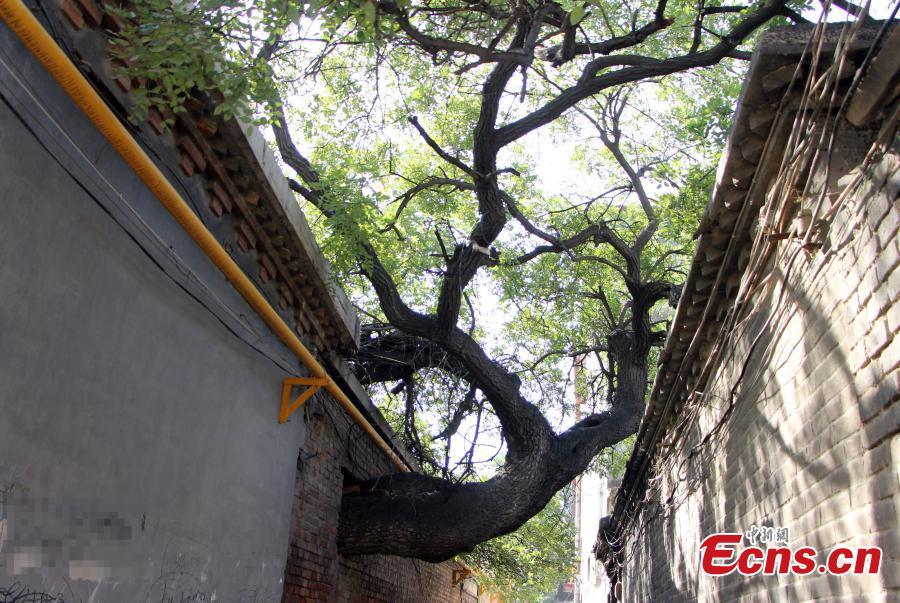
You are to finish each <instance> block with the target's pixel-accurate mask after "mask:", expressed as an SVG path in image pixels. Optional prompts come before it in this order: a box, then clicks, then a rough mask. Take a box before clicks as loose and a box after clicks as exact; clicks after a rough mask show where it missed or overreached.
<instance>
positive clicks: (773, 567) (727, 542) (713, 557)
mask: <svg viewBox="0 0 900 603" xmlns="http://www.w3.org/2000/svg"><path fill="white" fill-rule="evenodd" d="M743 539H744V535H743V534H739V533H737V532H722V533H718V534H712V535H710V536H707V537H706V538H704V539H703V542H702V543H700V570H701V571H702V572H703V573H705V574H707V575H710V576H726V575H728V574H730V573H732V572H734V571H737V572H738V573H739V574H741V575H744V576H754V575H756V574H760V573H761V574H764V575H767V576H771V575H788V574H794V575H798V576H803V575H807V574H812V573H814V572H818V573H820V574H824V573H826V572H827V573H829V574H834V575H837V576H840V575H843V574H877V573H878V570H879V568H880V567H881V549H880V548H879V547H877V546H873V547H855V548H849V547H837V548H834V549H832V550H831V551H830V552H829V553H828V554H827V555H826V556H825V562H824V563H822V564H821V565H819V564H817V563H816V560H817V558H818V556H819V554H818V551H816V549H814V548H813V547H809V546H803V547H799V548H791V547H789V546H769V547H766V548H762V547H759V546H747V547H742V546H741V543H742V541H743Z"/></svg>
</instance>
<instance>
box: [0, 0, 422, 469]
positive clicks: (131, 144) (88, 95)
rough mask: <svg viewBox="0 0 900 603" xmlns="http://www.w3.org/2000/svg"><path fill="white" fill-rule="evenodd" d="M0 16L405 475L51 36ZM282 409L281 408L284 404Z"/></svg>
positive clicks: (20, 10) (18, 4)
mask: <svg viewBox="0 0 900 603" xmlns="http://www.w3.org/2000/svg"><path fill="white" fill-rule="evenodd" d="M0 16H2V18H3V20H4V21H5V22H6V24H7V26H9V28H10V29H11V30H12V31H13V33H15V34H16V35H17V36H18V37H19V39H20V40H21V41H22V43H23V44H24V45H25V46H26V47H27V48H28V50H29V51H30V52H31V53H32V54H33V55H34V56H35V58H37V59H38V60H39V61H40V62H41V63H42V64H43V65H44V67H45V68H46V69H47V71H49V72H50V74H51V75H52V76H53V78H54V79H55V80H56V81H57V82H58V83H59V85H60V86H61V87H62V88H63V89H64V90H65V91H66V94H68V95H69V97H71V98H72V100H73V101H75V104H77V105H78V107H79V108H80V109H81V110H82V111H83V112H84V114H85V115H87V116H88V118H89V119H90V120H91V121H92V122H93V124H94V125H95V126H96V127H97V129H98V130H99V131H100V132H101V133H102V134H103V136H104V137H105V138H106V140H107V141H109V143H110V145H112V147H113V148H114V149H115V150H116V151H117V152H118V153H119V155H121V156H122V158H123V159H124V160H125V161H126V163H128V165H129V166H131V169H133V170H134V172H135V174H137V176H138V178H140V179H141V181H143V183H144V184H145V185H146V186H147V188H148V189H150V191H151V192H152V193H153V194H154V195H156V197H157V198H158V199H159V201H160V203H162V204H163V206H164V207H165V208H166V210H168V212H169V213H170V214H172V216H173V217H174V218H175V220H177V221H178V223H179V224H180V225H181V227H182V228H183V229H184V230H185V232H187V233H188V235H190V237H191V238H192V239H193V240H194V242H195V243H197V245H198V246H199V247H200V249H202V250H203V252H204V253H205V254H206V255H207V257H209V259H210V260H212V262H213V263H214V264H215V265H216V267H217V268H218V269H219V270H220V271H221V272H222V274H224V275H225V278H227V279H228V280H229V281H230V282H231V284H232V286H234V288H235V289H237V291H238V292H239V293H240V294H241V295H242V296H243V297H244V299H245V300H247V303H249V304H250V306H251V307H252V308H253V309H254V310H255V311H256V313H257V314H259V316H260V317H261V318H262V319H263V320H264V321H265V323H266V324H267V325H268V326H269V328H270V329H272V331H273V332H274V333H275V335H277V336H278V338H279V339H280V340H281V341H282V342H284V344H285V345H286V346H287V347H288V348H290V350H291V351H292V352H293V353H294V354H295V355H296V356H297V358H298V359H299V360H300V362H302V363H303V365H304V366H305V367H306V368H307V369H308V370H309V372H310V373H311V374H312V379H309V381H310V383H309V385H310V387H315V388H316V389H317V388H318V387H324V388H325V390H326V391H328V393H330V394H331V395H332V396H333V397H334V398H335V399H336V400H337V401H338V403H339V404H340V405H341V407H342V408H343V409H344V410H345V411H346V412H347V414H349V415H350V417H351V418H352V419H353V420H354V422H356V424H357V425H359V426H360V427H362V429H363V430H364V431H365V432H366V434H367V435H368V436H369V438H371V440H372V441H373V442H374V443H375V444H376V445H377V446H378V447H379V448H381V449H382V450H383V451H384V452H385V454H387V455H388V457H389V458H390V459H391V461H392V462H393V463H394V464H395V465H396V466H397V467H398V468H399V469H400V470H401V471H409V467H407V465H406V463H404V462H403V460H402V459H400V457H399V456H397V454H396V453H395V452H394V451H393V450H392V449H391V447H390V446H389V445H388V444H387V443H386V442H385V441H384V439H383V438H382V437H381V436H380V435H379V434H378V432H377V431H376V430H375V428H374V427H372V425H371V424H370V423H369V422H368V421H367V420H366V418H365V417H364V416H363V415H362V413H360V412H359V409H357V408H356V406H355V405H354V404H353V402H352V401H351V400H350V399H349V398H348V397H347V395H346V394H344V392H343V391H342V390H341V388H340V387H338V385H337V384H336V383H335V382H334V379H332V378H331V376H330V375H328V373H327V372H326V371H325V369H324V368H322V365H320V364H319V363H318V361H317V360H316V359H315V357H313V355H312V354H311V353H310V351H309V350H307V349H306V346H304V345H303V342H302V341H300V339H299V338H298V337H297V335H295V334H294V331H293V330H292V329H291V328H290V327H289V326H288V325H287V324H286V323H285V322H284V321H283V320H282V319H281V317H280V316H279V315H278V313H277V312H276V311H275V309H274V308H272V306H271V304H269V302H268V301H267V300H266V299H265V298H264V297H263V296H262V295H261V294H260V293H259V291H258V290H257V289H256V287H255V286H254V285H253V282H252V281H251V280H250V279H249V278H247V275H245V274H244V272H243V271H242V270H241V269H240V267H238V265H237V264H236V263H235V262H234V260H233V259H231V256H230V255H228V252H227V251H225V249H224V248H223V247H222V246H221V245H220V244H219V242H218V241H217V240H216V239H215V237H213V235H212V234H211V233H210V232H209V231H208V230H207V229H206V226H204V225H203V222H201V221H200V219H199V218H198V217H197V216H196V215H195V214H194V212H193V211H191V208H190V207H189V206H188V204H187V203H186V202H185V201H184V199H182V198H181V195H179V194H178V191H176V190H175V187H173V186H172V185H171V183H170V182H169V181H168V180H167V179H166V177H165V176H164V175H163V174H162V172H161V171H160V170H159V168H157V167H156V164H154V163H153V161H152V160H151V159H150V157H148V156H147V154H146V153H145V152H144V150H143V149H142V148H141V147H140V145H139V144H138V143H137V142H136V141H135V140H134V138H133V137H132V136H131V133H130V132H129V131H128V130H127V129H126V128H125V126H123V125H122V123H121V122H120V121H119V119H118V118H117V117H116V115H115V114H114V113H113V112H112V111H111V110H110V109H109V107H108V106H107V105H106V103H105V102H104V101H103V99H102V98H100V96H99V95H98V94H97V92H96V90H94V88H93V87H92V86H91V85H90V83H89V82H88V81H87V80H86V79H85V77H84V76H83V75H82V74H81V72H80V71H78V68H77V67H75V65H74V64H73V63H72V61H71V60H70V59H69V57H68V56H66V54H65V53H64V52H63V51H62V49H61V48H60V47H59V46H58V45H57V44H56V42H55V41H54V40H53V38H52V37H50V35H49V34H48V33H47V31H46V30H45V29H44V27H43V26H42V25H41V23H40V22H39V21H38V20H37V19H36V18H35V16H34V15H32V14H31V11H30V10H28V7H27V6H25V4H23V3H22V1H21V0H0ZM306 379H308V378H298V379H296V380H290V379H289V380H286V381H295V382H296V383H298V384H301V383H302V381H301V380H306ZM302 384H305V383H302ZM301 398H303V395H301ZM304 399H305V398H304ZM282 409H284V404H283V403H282ZM284 419H286V416H285V413H284V412H282V414H281V416H280V417H279V420H280V421H282V422H283V420H284Z"/></svg>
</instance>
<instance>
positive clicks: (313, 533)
mask: <svg viewBox="0 0 900 603" xmlns="http://www.w3.org/2000/svg"><path fill="white" fill-rule="evenodd" d="M296 416H297V417H298V418H297V419H294V420H304V421H306V423H307V437H306V442H305V444H304V446H303V448H302V449H301V450H300V456H299V458H298V461H297V481H296V487H295V492H294V505H293V515H292V520H291V538H290V552H289V555H288V561H287V568H286V571H285V589H284V599H283V600H284V601H285V602H295V601H307V600H323V601H354V602H355V601H384V602H392V603H393V602H402V601H435V602H438V603H442V602H447V603H449V602H451V601H452V602H457V601H460V602H468V601H476V600H477V596H473V594H472V591H473V586H474V585H473V584H472V583H471V581H466V583H465V584H458V585H455V586H454V585H453V571H454V570H458V569H460V566H459V565H458V564H456V563H454V562H450V561H448V562H444V563H440V564H434V563H426V562H424V561H419V560H415V559H405V558H402V557H392V556H384V555H372V556H365V557H356V558H350V559H345V558H343V557H341V556H340V555H339V554H338V552H337V545H336V542H335V537H336V534H337V522H338V514H339V510H340V504H341V491H342V489H343V479H344V477H343V473H342V471H344V472H347V473H349V474H350V475H352V476H353V477H354V478H356V479H369V478H373V477H377V476H379V475H385V474H386V473H390V472H393V471H395V470H396V468H395V467H394V466H393V465H392V464H391V463H390V461H389V460H388V459H387V457H386V456H385V455H384V453H383V452H382V451H380V450H379V449H378V448H376V447H375V445H374V444H373V443H372V442H371V441H370V440H369V439H368V438H367V437H366V436H365V435H364V434H363V433H362V431H361V430H360V429H359V427H357V426H356V425H355V424H353V423H352V422H351V421H350V420H349V418H348V417H347V416H346V414H344V412H343V411H342V410H341V409H340V408H339V407H338V406H337V405H336V404H335V403H334V401H333V400H331V399H329V398H328V397H326V396H322V395H316V396H315V397H314V398H313V399H312V400H311V401H310V402H309V403H308V404H307V405H306V406H305V408H304V411H303V412H302V413H297V415H296ZM301 416H302V419H301V418H300V417H301ZM464 589H466V590H465V591H464ZM466 591H468V592H466Z"/></svg>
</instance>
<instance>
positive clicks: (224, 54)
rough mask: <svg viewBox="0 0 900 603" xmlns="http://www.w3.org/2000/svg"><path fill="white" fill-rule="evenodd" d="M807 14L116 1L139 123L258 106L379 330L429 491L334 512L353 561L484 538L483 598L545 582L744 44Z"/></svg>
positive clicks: (634, 5)
mask: <svg viewBox="0 0 900 603" xmlns="http://www.w3.org/2000/svg"><path fill="white" fill-rule="evenodd" d="M802 8H803V3H802V2H788V1H787V0H760V1H757V2H749V3H743V2H742V3H735V4H723V3H722V2H721V0H700V1H699V2H698V1H697V0H668V1H667V0H658V1H651V0H635V1H633V2H613V1H609V0H591V1H589V2H575V1H573V0H558V1H552V2H544V1H539V2H535V1H529V0H510V1H507V0H502V1H501V0H437V1H430V0H423V1H420V2H415V1H413V0H388V1H379V2H376V1H373V0H362V1H360V0H351V1H345V2H338V1H325V2H321V1H317V2H309V3H307V2H298V1H296V0H255V1H253V2H241V3H230V2H222V1H221V0H199V1H198V2H195V3H192V4H178V3H175V4H173V3H168V2H161V1H160V0H137V1H136V2H135V3H133V4H130V5H129V7H128V8H126V9H122V10H123V14H124V15H125V16H126V17H128V18H129V23H130V25H129V26H128V27H127V28H126V29H125V30H124V31H123V32H122V34H121V37H120V39H119V42H118V44H117V45H116V52H117V53H118V54H119V56H120V57H121V58H123V59H127V61H126V63H127V65H129V67H127V69H129V70H132V71H134V72H135V73H139V74H141V75H144V76H145V77H149V79H150V80H151V83H150V84H149V85H148V87H147V89H146V90H145V91H144V92H142V93H140V94H139V95H138V97H137V98H136V101H137V103H138V105H137V107H138V109H140V108H147V107H149V106H154V105H164V106H165V107H166V108H168V109H172V110H174V111H176V112H177V111H178V108H179V107H180V105H181V104H182V103H183V101H184V98H185V96H186V95H187V94H190V93H195V94H196V93H204V92H206V93H211V94H213V95H214V97H215V98H216V99H217V107H218V110H219V111H220V112H222V113H223V114H225V115H226V116H227V115H231V114H239V115H243V116H245V117H246V116H248V115H249V112H250V111H251V108H252V110H254V111H255V114H254V116H255V118H256V119H257V120H258V121H260V122H267V123H271V124H272V125H273V137H274V144H275V145H276V146H277V148H278V150H279V151H280V154H281V157H282V159H283V160H284V162H285V164H286V165H287V166H289V167H290V168H291V169H292V170H293V173H294V174H295V176H296V177H295V179H293V180H292V182H291V186H292V188H293V190H294V191H295V192H296V193H297V194H298V199H299V200H300V202H301V203H302V204H303V205H304V208H305V210H306V211H307V213H308V215H309V216H311V217H312V219H313V220H312V221H313V226H314V229H315V231H316V234H317V236H318V238H319V241H320V242H321V244H322V245H323V248H324V249H325V251H326V253H327V255H328V256H329V259H330V260H331V261H332V263H333V265H334V267H335V268H336V273H337V275H338V279H339V281H340V283H341V285H342V286H343V287H344V288H345V289H347V290H348V291H349V292H350V294H351V296H352V298H353V300H354V302H355V303H356V304H357V306H358V308H359V309H360V311H361V312H362V313H363V315H364V316H366V317H367V323H368V324H366V326H365V328H364V338H363V341H362V342H361V346H360V350H359V354H358V356H357V357H356V358H355V359H354V361H355V365H356V368H357V373H358V376H359V377H360V379H361V380H362V381H363V382H364V383H365V384H367V385H368V386H369V387H370V391H371V392H372V394H373V396H374V397H375V398H376V400H377V401H378V402H379V403H380V405H381V407H382V408H383V409H384V411H385V414H386V415H387V416H388V418H389V419H390V420H392V421H393V422H394V423H395V427H396V429H397V432H398V433H399V434H401V435H402V437H404V438H405V439H406V441H407V444H408V445H409V446H410V449H411V450H412V451H413V453H414V454H415V455H416V456H417V457H418V459H419V461H420V462H421V464H422V466H423V470H424V472H425V474H423V475H411V476H410V475H407V476H392V477H389V478H384V479H382V480H379V481H376V482H373V483H372V485H371V490H365V489H364V490H363V494H362V495H358V496H345V497H344V506H343V511H342V517H341V528H340V533H339V546H340V548H341V551H342V552H344V553H345V554H365V553H373V552H384V553H394V554H401V555H407V556H415V557H421V558H425V559H433V560H437V559H443V558H447V557H449V556H452V555H455V554H458V553H461V552H465V551H471V550H473V548H474V550H475V552H474V553H471V554H472V555H475V558H478V559H481V560H482V561H484V562H485V563H488V564H489V565H490V566H491V567H492V568H493V569H494V571H495V574H494V575H495V577H496V578H497V580H500V581H502V580H504V579H507V578H510V579H511V578H513V577H514V576H517V578H516V579H520V580H524V581H525V582H526V583H528V584H533V585H535V588H538V586H540V587H543V586H544V584H543V583H541V582H540V581H539V580H538V579H537V578H534V576H536V575H537V574H538V573H540V572H546V571H547V567H549V565H553V566H554V567H556V568H562V567H566V565H567V564H569V563H570V562H571V559H570V558H569V557H567V556H566V555H565V554H564V553H563V551H562V548H561V547H562V543H564V542H567V539H568V538H570V534H569V532H567V531H566V530H568V528H566V529H558V526H556V525H551V524H552V521H550V520H551V518H554V517H556V514H555V511H554V509H558V505H559V503H558V498H555V497H554V495H555V493H556V492H558V491H559V490H560V488H562V487H563V486H565V484H567V483H568V482H569V481H571V479H572V478H573V477H575V476H577V475H578V474H579V473H580V472H581V471H583V470H584V469H585V468H586V467H587V466H589V465H590V464H591V463H592V462H596V461H595V459H596V458H597V457H598V454H599V453H600V452H601V451H602V450H604V449H608V448H609V447H610V446H613V445H615V444H616V443H617V442H620V441H622V440H623V439H625V438H627V437H628V436H629V435H630V434H632V433H633V432H634V431H635V429H636V428H637V425H638V422H639V420H640V416H641V413H642V410H643V399H644V396H645V395H646V389H647V382H648V380H649V379H651V378H652V371H653V366H654V365H655V354H656V349H657V347H658V346H659V344H661V343H662V341H663V338H664V335H665V330H666V326H667V325H666V319H667V318H668V316H669V312H670V310H668V309H667V308H668V307H669V303H670V302H674V301H675V300H677V291H678V289H677V284H678V283H679V282H681V280H683V277H684V271H685V268H686V264H687V260H688V258H689V254H690V251H691V248H692V240H693V236H692V235H693V231H694V229H695V227H696V224H697V221H698V218H699V215H700V213H701V211H702V208H703V207H704V205H705V203H706V201H707V196H708V191H709V188H710V186H711V184H712V180H713V177H714V166H715V164H716V161H717V156H718V150H719V148H720V146H721V145H722V143H723V141H724V138H725V134H726V131H727V127H728V119H729V115H730V113H731V111H732V108H733V103H734V100H735V97H736V95H737V92H738V89H739V83H740V80H741V76H742V73H743V70H744V65H745V64H746V59H747V58H748V56H749V55H748V52H747V50H748V48H749V47H750V45H751V44H752V41H753V39H754V36H755V35H756V33H757V32H758V31H759V30H760V28H761V27H763V26H765V25H767V24H770V23H773V22H780V23H785V22H791V21H794V22H796V21H800V20H802V18H801V17H800V16H799V15H798V12H797V11H798V10H800V9H802ZM576 359H579V362H581V366H582V371H581V376H580V377H579V379H578V380H577V383H573V380H572V375H571V367H572V362H573V360H576ZM573 387H574V388H577V389H578V391H579V393H580V394H581V398H582V399H583V400H584V404H583V405H582V406H583V407H581V408H579V409H578V416H577V417H576V416H575V415H576V410H575V409H574V408H573V405H572V399H573V398H572V391H573ZM620 462H621V459H620ZM498 463H499V465H498ZM498 466H499V469H498V468H497V467H498ZM554 501H556V502H554ZM548 503H549V506H547V505H548ZM410 509H415V513H411V512H409V510H410ZM467 509H468V512H467ZM542 509H543V511H541V510H542ZM532 517H534V518H535V519H532V520H531V521H528V520H529V518H532ZM523 524H524V525H523ZM449 526H452V528H451V527H449ZM519 526H523V527H522V528H520V529H519V531H517V532H514V533H512V534H510V532H512V531H513V530H515V529H516V528H519ZM376 527H377V528H376ZM438 529H443V530H444V531H443V532H439V531H436V530H438ZM370 532H373V533H376V532H377V533H378V534H379V536H378V537H377V538H371V537H370V536H369V533H370ZM504 534H505V536H504ZM496 536H501V537H502V539H501V540H494V541H492V542H491V543H490V544H489V545H482V544H480V543H482V542H484V541H485V540H488V539H490V538H492V537H496ZM479 555H480V556H479ZM511 559H515V560H516V561H515V562H511V561H510V560H511ZM541 564H543V565H541ZM523 592H524V591H523Z"/></svg>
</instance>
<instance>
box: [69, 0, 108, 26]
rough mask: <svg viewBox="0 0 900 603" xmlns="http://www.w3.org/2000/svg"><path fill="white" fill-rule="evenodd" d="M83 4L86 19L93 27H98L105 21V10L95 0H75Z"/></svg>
mask: <svg viewBox="0 0 900 603" xmlns="http://www.w3.org/2000/svg"><path fill="white" fill-rule="evenodd" d="M75 1H76V2H77V3H78V5H79V6H81V13H82V15H83V16H84V20H85V21H86V22H87V24H88V25H90V26H91V27H97V26H98V25H100V23H101V22H102V21H103V10H102V9H101V8H100V7H99V6H97V3H96V2H94V0H75Z"/></svg>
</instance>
